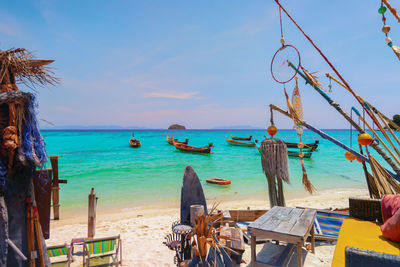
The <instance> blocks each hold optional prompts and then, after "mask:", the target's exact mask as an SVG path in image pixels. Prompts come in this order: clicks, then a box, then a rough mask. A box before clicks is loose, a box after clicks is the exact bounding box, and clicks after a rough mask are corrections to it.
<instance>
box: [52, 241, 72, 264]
mask: <svg viewBox="0 0 400 267" xmlns="http://www.w3.org/2000/svg"><path fill="white" fill-rule="evenodd" d="M47 254H48V255H49V258H50V261H51V266H59V267H61V266H66V267H69V266H70V265H71V258H72V257H71V248H70V247H68V245H67V243H65V244H63V245H56V246H49V247H47Z"/></svg>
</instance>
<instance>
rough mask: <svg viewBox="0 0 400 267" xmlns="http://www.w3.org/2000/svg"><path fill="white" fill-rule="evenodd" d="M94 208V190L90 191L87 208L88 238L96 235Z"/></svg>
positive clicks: (95, 203) (95, 200) (95, 202)
mask: <svg viewBox="0 0 400 267" xmlns="http://www.w3.org/2000/svg"><path fill="white" fill-rule="evenodd" d="M96 206H97V197H96V194H95V193H94V188H92V190H91V191H90V195H89V206H88V237H91V238H92V237H94V235H95V233H96Z"/></svg>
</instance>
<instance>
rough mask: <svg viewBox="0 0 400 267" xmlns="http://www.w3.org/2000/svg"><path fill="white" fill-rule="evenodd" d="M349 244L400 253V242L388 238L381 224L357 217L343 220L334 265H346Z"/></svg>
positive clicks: (336, 266)
mask: <svg viewBox="0 0 400 267" xmlns="http://www.w3.org/2000/svg"><path fill="white" fill-rule="evenodd" d="M347 246H350V247H355V248H361V249H368V250H373V251H377V252H384V253H388V254H394V255H400V250H399V248H400V244H399V243H395V242H392V241H389V240H387V239H386V238H385V237H384V236H383V235H382V232H381V228H380V225H379V224H377V223H374V222H369V221H363V220H359V219H355V218H346V219H344V220H343V224H342V227H341V228H340V232H339V238H338V241H337V243H336V248H335V254H334V255H333V260H332V267H339V266H340V267H341V266H345V258H344V249H345V248H346V247H347Z"/></svg>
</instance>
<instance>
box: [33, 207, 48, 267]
mask: <svg viewBox="0 0 400 267" xmlns="http://www.w3.org/2000/svg"><path fill="white" fill-rule="evenodd" d="M33 223H34V225H35V233H36V244H37V246H38V253H39V259H40V267H45V262H44V256H43V247H42V235H41V233H42V231H41V229H40V222H39V213H38V210H37V209H36V208H35V209H34V212H33Z"/></svg>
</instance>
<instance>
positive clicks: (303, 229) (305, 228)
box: [289, 209, 317, 241]
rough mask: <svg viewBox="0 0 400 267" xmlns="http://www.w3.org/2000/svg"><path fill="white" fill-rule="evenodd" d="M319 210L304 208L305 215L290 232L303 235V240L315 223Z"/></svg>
mask: <svg viewBox="0 0 400 267" xmlns="http://www.w3.org/2000/svg"><path fill="white" fill-rule="evenodd" d="M316 214H317V212H316V211H315V210H309V209H306V210H304V213H303V216H301V218H300V219H299V221H298V222H297V226H296V227H295V228H293V229H292V230H291V231H290V232H289V234H292V235H297V236H302V237H303V238H302V239H303V241H304V240H305V238H306V237H307V235H308V234H309V232H310V230H311V227H312V226H313V225H314V221H315V216H316Z"/></svg>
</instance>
